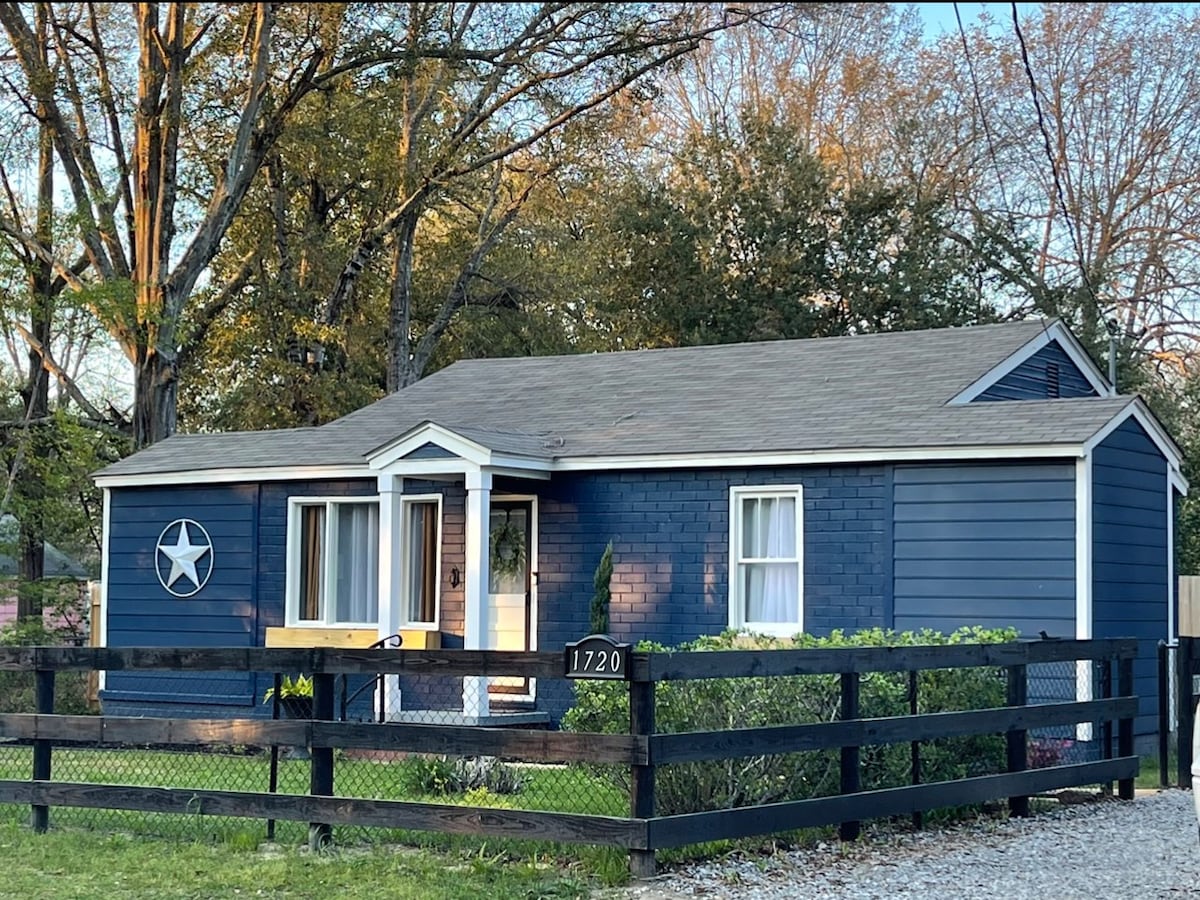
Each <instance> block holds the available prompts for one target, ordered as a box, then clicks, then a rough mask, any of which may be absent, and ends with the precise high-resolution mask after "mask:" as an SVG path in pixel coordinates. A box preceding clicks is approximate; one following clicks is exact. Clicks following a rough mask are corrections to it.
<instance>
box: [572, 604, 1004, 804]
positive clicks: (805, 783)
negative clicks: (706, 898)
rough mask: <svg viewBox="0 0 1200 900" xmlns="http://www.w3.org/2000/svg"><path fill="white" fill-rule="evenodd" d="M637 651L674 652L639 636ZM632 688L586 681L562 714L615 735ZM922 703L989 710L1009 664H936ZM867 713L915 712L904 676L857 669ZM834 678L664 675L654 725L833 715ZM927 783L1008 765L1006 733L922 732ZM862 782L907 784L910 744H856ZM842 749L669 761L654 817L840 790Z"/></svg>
mask: <svg viewBox="0 0 1200 900" xmlns="http://www.w3.org/2000/svg"><path fill="white" fill-rule="evenodd" d="M1016 636H1017V633H1016V631H1014V630H1012V629H998V630H986V629H982V628H978V627H974V628H963V629H959V630H958V631H955V632H954V633H952V634H948V635H947V634H943V633H940V632H934V631H928V630H924V631H919V632H909V631H906V632H900V633H898V632H894V631H885V630H882V629H870V630H866V631H860V632H856V633H853V634H846V633H844V632H841V631H835V632H833V633H832V634H831V635H829V636H828V637H820V638H818V637H813V636H811V635H806V634H801V635H798V636H796V637H795V638H773V637H765V636H760V635H746V634H738V633H735V632H726V633H724V634H721V635H718V636H715V637H702V638H699V639H697V640H695V641H691V642H688V643H685V644H680V645H679V646H678V647H676V648H674V650H677V651H699V652H719V651H722V650H735V649H736V650H742V649H755V650H760V649H761V650H772V649H781V650H784V649H805V648H814V649H816V648H822V649H823V648H834V647H884V646H915V645H931V644H933V645H939V644H965V643H1003V642H1006V641H1012V640H1015V639H1016ZM638 649H639V650H668V649H670V648H667V647H664V646H662V645H659V644H653V643H649V642H643V643H642V644H639V645H638ZM627 690H628V689H627V687H626V685H625V684H623V683H619V682H605V681H581V682H578V683H577V684H576V702H575V705H574V706H573V707H572V708H571V709H570V710H568V711H567V713H566V714H565V715H564V717H563V722H562V727H563V728H564V729H565V730H568V731H578V732H600V733H604V734H618V733H624V732H627V731H628V729H629V697H628V692H627ZM917 698H918V706H917V710H918V712H945V711H950V710H966V709H984V708H987V707H995V706H1003V705H1004V700H1005V683H1004V672H1003V670H1001V669H996V668H985V667H981V668H972V669H933V670H928V671H924V672H921V673H920V674H919V676H918V690H917ZM859 705H860V715H861V716H862V717H863V718H877V717H883V716H902V715H907V714H908V713H909V700H908V673H906V672H872V673H867V674H864V675H863V676H862V680H861V686H860V691H859ZM839 706H840V687H839V678H838V676H837V675H801V676H786V677H775V678H714V679H705V680H698V681H666V682H660V683H659V684H658V685H657V687H656V694H655V716H656V729H657V730H658V731H659V732H661V733H668V734H677V733H686V732H690V731H717V730H722V729H736V728H755V727H761V726H769V725H792V724H803V723H813V722H830V721H834V720H836V719H837V718H838V710H839ZM920 756H921V780H922V781H924V782H930V781H946V780H950V779H955V778H962V777H965V776H969V775H978V774H987V773H990V772H998V771H1001V770H1002V768H1001V767H1002V765H1003V762H1004V741H1003V738H1002V737H1001V736H1000V735H978V736H970V737H961V738H947V739H942V740H937V741H926V742H922V744H921V745H920ZM860 760H861V773H862V775H861V777H862V787H863V789H864V790H871V789H877V788H884V787H895V786H899V785H903V784H908V783H910V780H911V771H912V767H911V748H910V745H909V744H907V743H905V744H898V745H868V746H864V747H862V748H861V750H860ZM839 771H840V764H839V753H838V751H837V750H823V751H806V752H798V753H784V754H771V755H762V756H752V757H742V758H738V759H728V760H714V761H710V762H695V763H672V764H667V765H662V766H659V767H658V768H657V771H656V782H655V797H656V811H657V814H658V815H674V814H678V813H686V812H696V811H699V810H706V809H725V808H731V807H737V806H752V805H758V804H763V803H773V802H779V801H783V800H798V799H804V798H808V797H821V796H828V795H831V794H836V793H838V790H839ZM601 772H602V773H603V775H604V777H607V778H609V779H612V780H614V781H615V782H616V783H617V784H618V785H619V786H620V787H623V788H624V787H627V786H628V777H629V773H628V770H622V769H620V768H618V767H607V766H606V767H603V769H602V770H601V769H599V768H598V769H597V773H598V774H599V773H601Z"/></svg>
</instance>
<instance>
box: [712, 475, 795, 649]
mask: <svg viewBox="0 0 1200 900" xmlns="http://www.w3.org/2000/svg"><path fill="white" fill-rule="evenodd" d="M755 497H793V498H795V501H796V556H795V560H796V587H797V595H796V603H797V607H798V608H797V610H796V615H797V619H796V621H795V622H746V621H744V620H743V616H742V597H741V592H740V590H739V589H738V584H739V579H738V571H737V569H738V563H739V560H740V558H741V551H740V549H739V547H740V546H741V543H742V517H741V514H740V511H739V508H738V507H739V504H740V501H742V500H745V499H747V498H755ZM726 604H727V606H728V611H729V627H730V628H731V629H733V630H735V631H743V630H744V631H752V632H754V633H755V634H770V635H775V636H777V637H791V636H792V635H794V634H797V633H798V632H801V631H803V630H804V486H803V485H800V484H739V485H732V486H730V488H729V584H728V585H727V591H726Z"/></svg>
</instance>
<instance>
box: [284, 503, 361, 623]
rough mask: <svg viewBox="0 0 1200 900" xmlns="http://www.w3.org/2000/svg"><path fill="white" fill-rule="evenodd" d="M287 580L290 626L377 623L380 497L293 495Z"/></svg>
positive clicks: (290, 509) (289, 522)
mask: <svg viewBox="0 0 1200 900" xmlns="http://www.w3.org/2000/svg"><path fill="white" fill-rule="evenodd" d="M287 580H288V596H287V620H288V624H289V625H314V626H316V625H357V626H374V625H377V624H378V623H379V503H378V501H376V500H366V499H364V500H357V499H352V498H342V497H339V498H336V499H333V498H315V497H314V498H309V497H303V498H301V497H295V498H292V500H291V502H290V503H289V506H288V579H287Z"/></svg>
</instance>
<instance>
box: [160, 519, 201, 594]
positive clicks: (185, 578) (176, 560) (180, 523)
mask: <svg viewBox="0 0 1200 900" xmlns="http://www.w3.org/2000/svg"><path fill="white" fill-rule="evenodd" d="M154 562H155V571H156V574H157V575H158V583H159V584H161V585H162V586H163V589H164V590H165V591H166V592H167V593H168V594H171V595H172V596H174V597H191V596H192V595H193V594H196V593H198V592H199V591H200V589H201V588H202V587H204V585H206V584H208V579H209V576H211V575H212V570H213V545H212V538H210V537H209V536H208V532H207V531H205V530H204V526H203V525H201V524H200V523H199V522H197V521H196V520H195V519H176V520H175V521H174V522H172V523H171V524H170V525H168V526H167V527H166V528H164V529H163V530H162V534H160V535H159V536H158V544H157V546H156V550H155V554H154Z"/></svg>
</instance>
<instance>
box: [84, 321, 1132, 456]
mask: <svg viewBox="0 0 1200 900" xmlns="http://www.w3.org/2000/svg"><path fill="white" fill-rule="evenodd" d="M1044 327H1045V325H1044V323H1042V322H1041V321H1036V320H1034V321H1025V322H1014V323H1007V324H1001V325H986V326H980V327H975V328H948V329H937V330H930V331H910V332H894V333H887V334H871V335H861V336H854V337H840V338H823V339H815V340H800V341H773V342H766V343H755V344H727V345H720V346H712V347H687V348H677V349H666V350H642V351H632V352H626V353H604V354H591V355H578V356H555V357H527V358H518V359H490V360H464V361H462V362H458V363H455V364H454V365H452V366H449V367H447V368H446V369H443V370H441V371H440V372H437V373H435V374H434V375H431V376H430V377H428V378H426V379H424V380H423V381H420V382H418V383H417V384H415V385H413V386H412V387H409V388H406V389H405V390H403V391H400V392H399V393H396V394H393V395H391V396H389V397H386V398H384V399H382V400H380V401H378V402H377V403H374V404H371V405H370V406H367V407H364V408H363V409H360V410H358V411H357V412H354V413H351V414H350V415H348V416H344V417H343V418H341V419H338V420H337V421H335V422H331V423H329V424H328V425H325V426H322V427H320V428H302V429H287V430H281V431H267V432H241V433H233V434H212V435H180V436H176V437H172V438H170V439H168V440H166V441H163V442H161V443H159V444H156V445H154V446H152V447H150V448H148V449H146V450H143V451H142V452H140V453H137V454H135V455H133V456H131V457H129V458H128V459H125V460H123V461H121V462H119V463H116V464H115V465H112V466H109V467H108V468H106V469H104V470H103V472H102V473H100V474H102V475H104V476H114V475H135V474H153V473H165V472H187V471H195V470H204V469H225V468H233V467H238V468H240V467H279V466H288V467H292V466H344V465H357V466H361V465H363V464H364V462H365V460H366V458H367V457H368V456H370V455H371V453H372V451H374V450H376V449H377V448H379V447H381V446H384V445H387V444H389V443H391V442H393V441H395V440H396V439H397V438H399V437H400V436H402V435H404V434H406V433H407V432H409V431H410V430H412V429H413V428H414V427H416V426H418V425H420V424H421V423H423V422H426V421H429V422H436V423H437V424H439V425H442V426H444V427H446V428H449V429H451V430H452V431H455V432H457V433H459V434H461V435H463V436H464V437H467V438H469V439H471V440H474V441H477V442H478V443H481V444H483V445H485V446H487V447H490V448H491V449H493V450H494V451H497V452H500V453H505V454H513V455H518V456H527V457H535V458H545V459H569V458H572V457H587V456H612V455H622V456H623V455H629V454H639V455H640V454H659V455H662V454H676V453H727V452H746V453H762V452H772V451H776V452H789V451H810V450H812V451H819V450H840V449H844V450H851V449H900V448H915V447H948V448H949V447H966V446H980V445H1034V444H1073V443H1081V442H1082V441H1084V440H1086V439H1087V438H1088V437H1090V436H1091V435H1092V434H1094V433H1095V432H1096V431H1097V430H1099V429H1100V428H1101V427H1102V426H1103V425H1104V424H1105V423H1107V422H1108V421H1109V420H1110V419H1111V418H1112V417H1113V416H1114V415H1115V414H1116V413H1117V412H1119V411H1120V410H1121V409H1123V408H1124V407H1125V406H1126V405H1127V404H1129V403H1131V402H1133V401H1132V398H1130V397H1116V398H1078V399H1064V400H1052V401H1045V400H1042V401H1029V402H1023V401H1009V402H1002V403H997V402H985V403H974V404H965V405H955V406H947V405H946V402H947V401H948V400H949V399H950V398H952V397H953V396H955V395H956V394H957V393H959V392H960V391H962V390H963V389H964V388H966V387H967V386H968V385H970V384H971V383H972V382H974V381H976V380H977V379H978V378H980V377H981V376H982V375H984V374H985V373H987V372H988V371H989V370H990V369H992V368H993V367H994V366H996V365H998V364H999V363H1001V362H1003V361H1004V360H1005V359H1007V358H1008V357H1009V356H1011V355H1012V354H1013V353H1015V352H1016V351H1017V350H1019V349H1020V348H1021V347H1022V346H1024V345H1025V344H1027V343H1028V342H1029V341H1031V340H1033V339H1034V338H1035V337H1037V336H1038V334H1039V333H1040V332H1041V331H1042V330H1043V328H1044Z"/></svg>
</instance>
